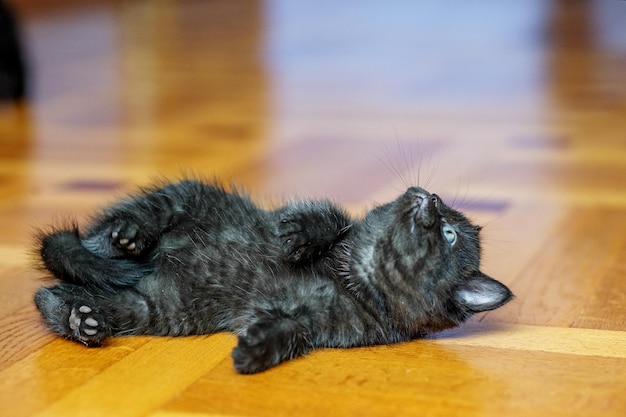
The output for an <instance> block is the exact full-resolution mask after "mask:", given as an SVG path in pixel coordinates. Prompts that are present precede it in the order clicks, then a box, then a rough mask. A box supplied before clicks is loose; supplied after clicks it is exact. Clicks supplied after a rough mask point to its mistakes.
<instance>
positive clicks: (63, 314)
mask: <svg viewBox="0 0 626 417" xmlns="http://www.w3.org/2000/svg"><path fill="white" fill-rule="evenodd" d="M478 233H479V228H478V227H476V226H473V225H472V224H471V223H470V222H469V221H468V220H467V219H466V218H465V217H464V216H463V215H462V214H461V213H459V212H457V211H455V210H453V209H451V208H450V207H448V206H446V205H445V204H444V203H443V202H442V201H441V200H440V199H439V197H438V196H437V195H435V194H429V193H428V192H427V191H425V190H423V189H421V188H409V189H408V190H407V191H406V192H405V193H404V194H403V195H402V196H400V197H399V198H398V199H397V200H395V201H393V202H391V203H388V204H385V205H382V206H379V207H376V208H374V209H373V210H371V211H370V212H369V213H367V215H366V216H365V218H364V219H361V220H357V219H353V218H351V217H349V216H348V215H347V214H346V213H345V212H344V211H343V210H341V209H340V208H338V207H336V206H335V205H333V204H332V203H331V202H328V201H302V202H297V203H289V204H287V205H285V206H284V207H281V208H278V209H276V210H264V209H261V208H259V207H257V206H256V205H254V203H252V201H251V200H250V199H248V198H247V197H245V196H243V195H242V194H240V193H237V192H228V191H226V190H225V189H223V188H220V187H217V186H214V185H208V184H204V183H201V182H197V181H191V180H187V181H182V182H179V183H175V184H170V185H166V186H164V187H162V188H155V189H152V190H149V191H146V192H144V193H142V194H140V195H137V196H134V197H131V198H129V199H127V200H125V201H122V202H120V203H119V204H117V205H115V206H113V207H111V208H109V209H106V210H105V211H104V212H103V213H101V215H99V216H98V217H97V218H96V219H95V221H94V222H93V224H92V225H91V226H90V227H89V228H88V229H87V230H85V231H84V232H82V233H79V231H78V230H77V229H76V228H74V229H73V230H59V231H55V232H52V233H49V234H46V235H44V236H42V239H41V247H40V252H41V258H42V259H43V262H44V264H45V267H46V268H47V269H48V270H49V271H50V272H51V273H52V274H53V275H54V276H56V277H57V278H59V279H60V280H62V281H64V282H63V283H61V284H58V285H55V286H53V287H49V288H46V287H42V288H40V289H39V290H38V291H37V293H36V295H35V302H36V304H37V307H38V308H39V310H40V311H41V314H42V315H43V317H44V319H45V320H46V322H47V323H48V324H49V325H50V327H51V328H52V329H53V330H54V331H56V332H57V333H58V334H60V335H61V336H64V337H67V338H69V339H72V340H75V341H78V342H81V343H84V344H85V345H88V346H95V345H100V344H101V343H102V342H103V341H104V340H105V339H106V338H107V337H109V336H121V335H139V334H149V335H163V336H183V335H192V334H206V333H214V332H220V331H232V332H234V333H236V334H237V335H238V336H239V341H238V345H237V347H236V348H235V350H234V351H233V359H234V363H235V368H236V369H237V370H238V371H239V372H242V373H254V372H259V371H262V370H264V369H267V368H270V367H272V366H275V365H277V364H278V363H280V362H282V361H285V360H288V359H292V358H295V357H297V356H300V355H302V354H305V353H306V352H308V351H310V350H311V349H314V348H318V347H343V348H346V347H352V346H366V345H376V344H386V343H394V342H399V341H405V340H409V339H412V338H416V337H420V336H423V335H424V334H426V333H429V332H436V331H439V330H442V329H445V328H449V327H453V326H457V325H458V324H460V323H461V322H463V321H464V320H465V319H467V318H468V317H470V316H471V315H472V314H474V313H477V312H480V311H486V310H492V309H494V308H497V307H500V306H502V305H503V304H505V303H506V302H508V301H509V300H510V299H511V298H512V296H513V295H512V293H511V292H510V291H509V289H508V288H507V287H505V286H504V285H502V284H501V283H499V282H498V281H495V280H493V279H491V278H489V277H487V276H486V275H484V274H483V273H482V272H480V271H479V269H478V268H479V262H480V247H479V238H478Z"/></svg>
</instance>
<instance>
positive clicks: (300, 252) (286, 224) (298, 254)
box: [278, 218, 321, 263]
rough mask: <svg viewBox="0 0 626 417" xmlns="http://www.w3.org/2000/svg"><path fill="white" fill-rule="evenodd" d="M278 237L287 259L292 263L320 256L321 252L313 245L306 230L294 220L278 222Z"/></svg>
mask: <svg viewBox="0 0 626 417" xmlns="http://www.w3.org/2000/svg"><path fill="white" fill-rule="evenodd" d="M278 237H279V238H280V241H281V243H282V247H283V251H284V252H285V254H286V255H287V258H288V259H289V261H291V262H293V263H298V262H300V261H302V260H304V259H310V258H312V257H314V256H317V255H320V254H321V250H320V249H319V248H318V247H316V245H314V244H313V241H312V239H311V237H310V236H309V235H308V234H307V231H306V229H305V228H304V227H302V225H301V223H300V222H299V221H297V220H295V219H291V218H282V219H281V220H280V223H279V225H278Z"/></svg>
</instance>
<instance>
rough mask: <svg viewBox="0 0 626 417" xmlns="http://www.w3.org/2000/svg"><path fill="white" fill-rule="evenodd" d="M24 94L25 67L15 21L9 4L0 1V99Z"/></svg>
mask: <svg viewBox="0 0 626 417" xmlns="http://www.w3.org/2000/svg"><path fill="white" fill-rule="evenodd" d="M25 96H26V69H25V65H24V59H23V56H22V48H21V44H20V39H19V36H18V28H17V21H16V20H15V17H14V15H13V13H12V11H11V10H10V9H9V6H7V5H6V4H4V2H2V1H0V100H19V99H22V98H24V97H25Z"/></svg>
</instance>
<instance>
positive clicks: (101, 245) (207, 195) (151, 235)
mask: <svg viewBox="0 0 626 417" xmlns="http://www.w3.org/2000/svg"><path fill="white" fill-rule="evenodd" d="M222 195H223V193H220V191H219V190H218V189H216V188H215V187H212V186H210V185H206V184H202V183H200V182H197V181H190V180H188V181H181V182H179V183H174V184H169V185H166V186H164V187H162V188H157V189H154V190H152V191H150V192H146V193H144V194H140V195H137V196H135V197H131V198H128V199H126V200H124V201H122V202H120V203H118V204H116V205H114V206H112V207H110V208H108V209H106V210H104V212H103V213H102V214H101V215H100V216H99V217H98V218H96V219H95V221H94V222H93V224H92V225H91V226H90V227H89V228H88V229H87V230H86V232H85V233H84V236H83V245H84V246H85V247H86V248H88V249H89V250H90V251H92V252H93V253H96V254H98V255H99V256H103V257H126V258H140V257H144V256H145V255H147V254H149V253H150V252H151V250H152V248H154V246H155V245H156V243H157V241H158V240H159V237H160V236H161V235H162V234H163V233H164V232H165V231H166V230H168V229H171V228H172V227H174V226H175V225H176V224H178V223H179V222H180V221H182V220H183V219H185V218H194V217H196V216H197V215H198V213H195V212H194V211H195V210H200V211H202V210H203V209H204V208H206V207H205V206H206V204H207V202H210V201H211V200H212V199H218V198H220V197H221V196H222Z"/></svg>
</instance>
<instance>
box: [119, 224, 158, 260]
mask: <svg viewBox="0 0 626 417" xmlns="http://www.w3.org/2000/svg"><path fill="white" fill-rule="evenodd" d="M110 233H111V236H110V237H111V244H112V245H113V246H114V247H115V248H116V249H117V250H119V251H121V252H122V253H125V254H127V255H131V256H140V255H142V254H144V253H145V252H146V251H147V250H148V249H149V248H150V247H151V245H152V244H153V239H152V238H151V235H150V233H148V231H147V230H146V229H145V228H142V227H141V226H140V225H139V224H137V223H136V222H134V221H131V220H118V221H117V222H116V223H115V224H114V225H113V226H112V227H111V231H110Z"/></svg>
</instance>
